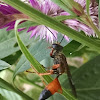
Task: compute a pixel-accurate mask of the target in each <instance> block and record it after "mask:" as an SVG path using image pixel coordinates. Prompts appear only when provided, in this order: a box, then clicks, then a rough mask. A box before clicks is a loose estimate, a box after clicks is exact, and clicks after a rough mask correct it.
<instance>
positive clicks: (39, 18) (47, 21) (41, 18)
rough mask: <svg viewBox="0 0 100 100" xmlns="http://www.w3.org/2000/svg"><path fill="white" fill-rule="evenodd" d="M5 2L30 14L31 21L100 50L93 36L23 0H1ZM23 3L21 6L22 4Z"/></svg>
mask: <svg viewBox="0 0 100 100" xmlns="http://www.w3.org/2000/svg"><path fill="white" fill-rule="evenodd" d="M3 1H4V2H5V3H7V4H9V5H11V6H13V7H14V8H16V9H17V10H19V11H21V12H23V13H24V14H26V15H28V16H30V18H32V19H33V21H35V22H37V23H40V24H43V25H45V26H48V27H51V28H53V29H55V30H57V31H58V32H61V33H63V34H65V35H67V36H69V37H70V38H72V39H74V40H76V41H78V42H80V43H82V44H83V45H86V46H88V47H90V48H92V49H94V50H96V51H98V52H100V43H98V42H96V41H94V39H93V38H90V37H88V36H85V35H84V34H82V33H81V32H77V31H75V30H73V29H71V28H69V27H67V26H66V25H64V24H63V23H61V22H59V21H57V20H54V19H53V18H51V17H49V16H46V15H45V14H43V13H41V12H40V11H38V10H36V9H34V8H32V7H30V6H28V5H26V4H24V3H23V2H21V1H19V0H3ZM22 5H23V6H22Z"/></svg>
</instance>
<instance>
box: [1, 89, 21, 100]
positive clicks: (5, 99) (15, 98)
mask: <svg viewBox="0 0 100 100" xmlns="http://www.w3.org/2000/svg"><path fill="white" fill-rule="evenodd" d="M0 94H2V95H0V100H22V98H21V97H20V96H19V95H18V94H16V93H14V92H11V91H8V90H5V89H1V88H0Z"/></svg>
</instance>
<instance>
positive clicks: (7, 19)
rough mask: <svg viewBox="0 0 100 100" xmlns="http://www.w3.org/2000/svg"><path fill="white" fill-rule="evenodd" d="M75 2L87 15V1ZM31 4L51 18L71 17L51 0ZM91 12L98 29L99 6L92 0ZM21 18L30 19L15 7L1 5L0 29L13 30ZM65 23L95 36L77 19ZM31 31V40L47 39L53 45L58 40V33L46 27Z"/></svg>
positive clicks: (79, 0) (37, 0) (31, 0)
mask: <svg viewBox="0 0 100 100" xmlns="http://www.w3.org/2000/svg"><path fill="white" fill-rule="evenodd" d="M75 1H76V2H78V3H79V4H81V6H82V8H83V9H84V12H85V13H86V0H75ZM29 3H30V4H31V6H32V7H33V8H35V9H37V10H39V11H41V12H43V13H44V14H46V15H48V16H51V17H55V16H61V15H66V16H69V15H70V14H69V13H67V12H65V11H64V10H62V9H61V8H60V7H59V6H58V5H56V4H55V3H53V2H52V1H51V0H29ZM89 10H90V16H91V18H92V21H93V23H94V24H95V25H96V26H97V27H98V5H97V3H95V2H94V0H92V2H91V4H90V8H89ZM20 18H26V19H29V17H28V16H27V15H25V14H22V13H21V12H19V11H18V10H16V9H14V8H13V7H11V6H9V5H6V4H2V3H1V4H0V28H5V27H8V28H7V30H11V29H13V28H14V24H15V21H16V20H17V19H20ZM63 23H64V24H66V25H67V26H69V27H70V28H72V29H74V30H77V31H81V30H82V31H84V32H85V34H86V35H89V36H95V33H94V31H93V30H92V29H91V28H90V27H89V26H87V25H85V24H83V23H82V22H80V21H78V20H76V19H70V20H65V21H64V22H63ZM24 29H25V28H24ZM20 30H23V29H20ZM30 31H32V33H31V36H30V37H31V38H32V37H33V36H35V37H38V36H39V37H40V39H46V40H47V41H49V42H52V43H53V41H54V40H57V33H58V32H57V31H55V30H53V29H51V28H49V27H46V26H44V25H38V26H31V27H29V29H28V31H27V32H30ZM69 34H70V33H69ZM65 39H66V40H67V41H69V38H68V37H67V36H65Z"/></svg>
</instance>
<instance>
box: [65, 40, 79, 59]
mask: <svg viewBox="0 0 100 100" xmlns="http://www.w3.org/2000/svg"><path fill="white" fill-rule="evenodd" d="M80 46H81V43H79V42H77V41H75V40H72V41H71V42H70V43H68V44H67V45H66V46H65V47H64V48H63V52H64V54H65V56H67V57H68V56H71V55H72V54H73V53H74V52H75V51H76V50H77V49H78V48H79V47H80Z"/></svg>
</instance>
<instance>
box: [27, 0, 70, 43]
mask: <svg viewBox="0 0 100 100" xmlns="http://www.w3.org/2000/svg"><path fill="white" fill-rule="evenodd" d="M29 1H30V4H31V5H32V7H33V8H35V9H37V10H39V11H41V12H43V13H44V14H46V15H48V16H51V17H55V16H60V15H61V14H62V12H64V10H62V9H61V8H60V7H59V6H57V5H56V4H54V3H53V2H52V1H51V0H41V2H40V1H38V0H29ZM29 31H32V34H31V37H33V36H35V37H38V36H40V39H42V38H43V39H44V38H46V40H47V41H49V42H52V43H53V41H54V40H57V33H58V32H57V31H55V30H53V29H51V28H49V27H46V26H44V25H38V26H35V27H30V28H29V30H28V32H29ZM65 39H66V40H67V41H69V38H68V37H66V38H65Z"/></svg>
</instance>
